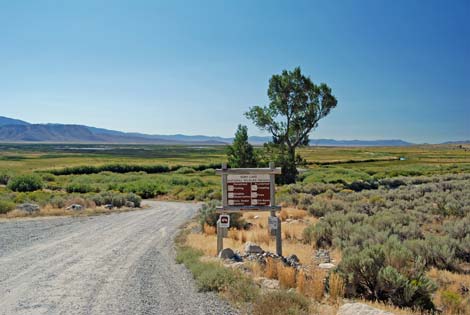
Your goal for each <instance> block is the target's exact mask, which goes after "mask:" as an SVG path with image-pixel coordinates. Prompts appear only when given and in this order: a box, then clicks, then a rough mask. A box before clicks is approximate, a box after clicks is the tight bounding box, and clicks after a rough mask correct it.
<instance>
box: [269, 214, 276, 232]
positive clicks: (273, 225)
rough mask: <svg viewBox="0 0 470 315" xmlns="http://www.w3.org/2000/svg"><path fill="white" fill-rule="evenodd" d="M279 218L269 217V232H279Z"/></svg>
mask: <svg viewBox="0 0 470 315" xmlns="http://www.w3.org/2000/svg"><path fill="white" fill-rule="evenodd" d="M277 223H278V218H277V217H268V225H269V230H270V231H271V230H277V226H278V224H277Z"/></svg>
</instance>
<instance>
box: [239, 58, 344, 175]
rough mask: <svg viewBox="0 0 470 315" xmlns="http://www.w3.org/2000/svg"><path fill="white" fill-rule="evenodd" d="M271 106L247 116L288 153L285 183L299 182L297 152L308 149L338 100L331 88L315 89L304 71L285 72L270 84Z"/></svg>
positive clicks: (317, 86)
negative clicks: (314, 130) (300, 148)
mask: <svg viewBox="0 0 470 315" xmlns="http://www.w3.org/2000/svg"><path fill="white" fill-rule="evenodd" d="M268 97H269V100H270V102H269V105H268V106H265V107H261V106H254V107H251V108H250V110H249V111H248V112H247V113H245V115H246V116H247V117H248V118H249V119H251V120H252V121H253V123H254V124H255V125H256V126H257V127H258V128H260V129H261V130H265V131H268V132H269V133H270V134H271V135H272V136H273V143H274V144H276V145H277V146H279V148H280V150H281V151H282V152H285V155H286V162H285V163H284V165H281V166H282V167H283V174H282V177H283V178H284V180H283V182H284V183H293V182H295V179H296V175H297V167H296V165H297V161H298V158H297V156H296V154H295V151H296V148H297V147H299V146H302V145H308V143H309V138H308V137H309V134H310V132H311V131H312V130H313V129H314V128H315V127H317V126H318V122H319V121H320V119H322V118H323V117H325V116H327V115H328V114H329V113H330V111H331V109H333V108H334V107H336V104H337V100H336V98H335V97H334V96H333V95H332V94H331V89H330V88H329V87H328V85H326V84H324V83H321V84H320V85H315V84H314V83H313V82H312V80H310V78H309V77H306V76H304V75H303V74H302V73H301V70H300V67H297V68H295V69H294V70H293V71H287V70H284V71H282V74H280V75H273V76H272V77H271V79H270V80H269V88H268Z"/></svg>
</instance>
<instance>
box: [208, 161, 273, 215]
mask: <svg viewBox="0 0 470 315" xmlns="http://www.w3.org/2000/svg"><path fill="white" fill-rule="evenodd" d="M280 173H281V169H280V168H275V167H274V164H272V165H270V167H269V168H227V166H226V165H222V169H219V170H217V174H220V175H222V207H219V208H218V210H219V211H221V212H222V211H225V212H227V211H240V210H248V211H250V210H264V211H276V210H280V207H279V206H276V204H275V201H274V194H275V187H274V176H275V174H280Z"/></svg>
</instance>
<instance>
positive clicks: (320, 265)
mask: <svg viewBox="0 0 470 315" xmlns="http://www.w3.org/2000/svg"><path fill="white" fill-rule="evenodd" d="M318 267H320V268H321V269H332V268H334V267H335V264H332V263H322V264H319V265H318Z"/></svg>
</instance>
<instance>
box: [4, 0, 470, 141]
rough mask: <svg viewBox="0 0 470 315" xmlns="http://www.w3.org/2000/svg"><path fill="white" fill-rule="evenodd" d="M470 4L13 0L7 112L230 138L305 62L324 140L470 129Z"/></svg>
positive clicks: (9, 4)
mask: <svg viewBox="0 0 470 315" xmlns="http://www.w3.org/2000/svg"><path fill="white" fill-rule="evenodd" d="M469 16H470V1H466V0H463V1H457V0H454V1H424V0H423V1H416V0H401V1H392V0H389V1H385V0H371V1H366V0H364V1H362V0H361V1H353V0H350V1H347V0H346V1H221V0H218V1H193V2H190V1H165V2H163V1H161V2H160V1H131V0H129V1H100V0H91V1H84V0H81V1H32V0H31V1H5V0H0V115H3V116H8V117H14V118H19V119H24V120H27V121H30V122H35V123H43V122H54V123H77V124H86V125H92V126H98V127H103V128H109V129H118V130H123V131H137V132H145V133H152V134H174V133H184V134H206V135H220V136H231V135H233V133H234V130H235V129H236V126H237V124H238V123H244V124H247V125H248V126H249V132H250V134H252V135H262V133H261V132H260V131H258V130H257V129H256V128H255V127H254V126H252V125H251V124H250V123H249V121H247V120H246V119H245V118H244V116H243V113H244V112H245V111H246V110H247V109H248V108H249V107H250V106H253V105H264V104H266V103H267V96H266V90H267V86H268V80H269V78H270V76H271V75H272V74H275V73H279V72H281V71H282V70H283V69H293V68H294V67H295V66H301V68H302V71H303V72H304V73H305V74H307V75H309V76H310V77H311V78H312V80H313V81H314V82H316V83H320V82H325V83H327V84H328V85H329V86H330V87H331V88H332V89H333V93H334V94H335V96H336V97H337V99H338V107H337V108H336V109H335V110H334V111H333V112H332V113H331V114H330V116H329V117H327V118H325V119H324V120H322V121H321V122H320V124H319V127H318V128H317V129H316V130H315V131H314V132H313V133H312V138H336V139H396V138H401V139H404V140H409V141H415V142H440V141H446V140H463V139H469V138H470V126H469V125H470V60H469V57H470V23H469V22H468V17H469Z"/></svg>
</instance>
